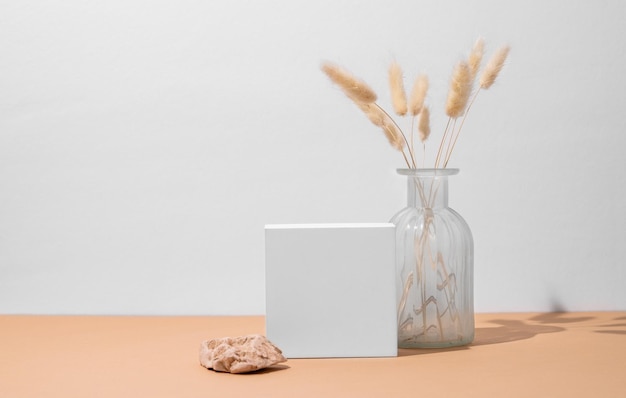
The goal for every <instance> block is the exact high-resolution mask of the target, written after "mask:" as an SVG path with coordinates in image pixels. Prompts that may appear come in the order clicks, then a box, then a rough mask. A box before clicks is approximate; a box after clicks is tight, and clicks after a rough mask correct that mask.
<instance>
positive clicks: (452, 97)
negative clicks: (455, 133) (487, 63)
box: [446, 61, 472, 118]
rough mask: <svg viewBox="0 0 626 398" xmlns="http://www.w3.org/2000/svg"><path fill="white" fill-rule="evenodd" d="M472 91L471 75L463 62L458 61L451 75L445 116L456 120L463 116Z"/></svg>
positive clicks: (467, 66)
mask: <svg viewBox="0 0 626 398" xmlns="http://www.w3.org/2000/svg"><path fill="white" fill-rule="evenodd" d="M471 91H472V73H471V71H470V67H469V65H468V64H467V62H465V61H459V63H458V64H457V65H456V67H455V68H454V72H453V73H452V80H451V81H450V91H448V99H447V101H446V114H447V115H448V116H450V117H451V118H457V117H459V116H461V115H462V114H463V112H464V111H465V107H466V106H467V101H468V100H469V96H470V93H471Z"/></svg>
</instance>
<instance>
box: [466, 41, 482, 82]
mask: <svg viewBox="0 0 626 398" xmlns="http://www.w3.org/2000/svg"><path fill="white" fill-rule="evenodd" d="M484 53H485V41H484V40H483V39H482V38H481V37H479V38H478V40H476V43H474V47H473V48H472V52H471V53H470V56H469V59H468V63H469V67H470V71H471V72H472V79H473V78H474V77H476V75H477V74H478V71H479V70H480V64H481V63H482V62H483V55H484Z"/></svg>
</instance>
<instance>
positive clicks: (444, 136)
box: [435, 117, 452, 168]
mask: <svg viewBox="0 0 626 398" xmlns="http://www.w3.org/2000/svg"><path fill="white" fill-rule="evenodd" d="M451 120H452V118H451V117H449V118H448V123H447V124H446V129H445V130H444V131H443V137H441V143H440V144H439V150H438V151H437V158H436V159H435V168H437V167H438V165H439V158H440V157H441V150H442V149H443V146H444V144H445V142H446V136H447V135H448V129H449V127H450V121H451Z"/></svg>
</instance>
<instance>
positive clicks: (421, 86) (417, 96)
mask: <svg viewBox="0 0 626 398" xmlns="http://www.w3.org/2000/svg"><path fill="white" fill-rule="evenodd" d="M427 92H428V76H426V75H419V76H418V77H417V79H415V83H414V84H413V90H412V91H411V97H410V98H409V112H410V113H411V115H412V116H416V115H418V114H419V113H420V111H421V110H422V107H423V106H424V99H425V98H426V93H427Z"/></svg>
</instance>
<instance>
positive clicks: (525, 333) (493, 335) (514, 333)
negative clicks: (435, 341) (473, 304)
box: [398, 312, 626, 357]
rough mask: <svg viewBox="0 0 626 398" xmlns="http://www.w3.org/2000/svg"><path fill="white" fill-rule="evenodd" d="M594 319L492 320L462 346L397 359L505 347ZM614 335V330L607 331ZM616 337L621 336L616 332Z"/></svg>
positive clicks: (556, 316)
mask: <svg viewBox="0 0 626 398" xmlns="http://www.w3.org/2000/svg"><path fill="white" fill-rule="evenodd" d="M592 319H594V317H592V316H576V315H574V314H568V313H565V312H552V313H545V314H539V315H535V316H533V317H531V318H529V319H528V320H510V319H498V318H496V319H490V320H487V322H488V323H491V324H495V325H498V326H495V327H478V328H476V329H475V337H474V341H473V342H472V343H471V344H469V345H467V346H462V347H452V348H433V349H425V348H412V349H399V350H398V356H400V357H403V356H411V355H424V354H434V353H441V352H449V351H462V350H468V349H471V348H472V347H477V346H483V345H488V344H503V343H510V342H513V341H519V340H526V339H531V338H533V337H535V336H537V335H539V334H544V333H558V332H562V331H565V330H566V328H565V327H563V326H559V325H566V324H569V325H571V324H575V323H579V322H586V321H589V320H592ZM606 332H608V333H614V332H615V331H606ZM616 334H622V332H621V331H617V333H616ZM625 334H626V333H625Z"/></svg>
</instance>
